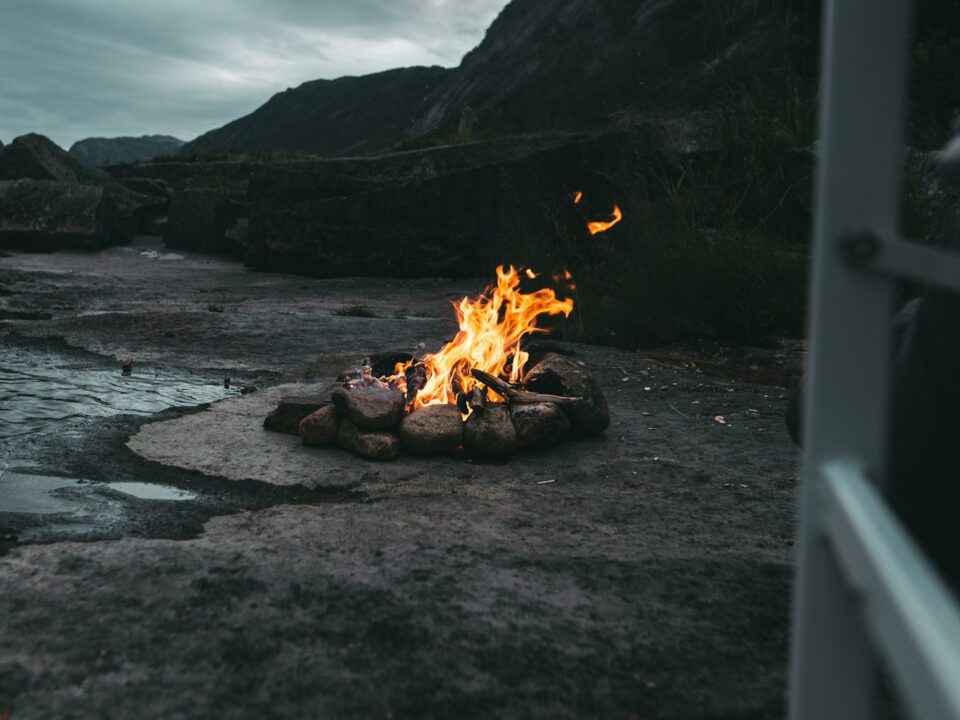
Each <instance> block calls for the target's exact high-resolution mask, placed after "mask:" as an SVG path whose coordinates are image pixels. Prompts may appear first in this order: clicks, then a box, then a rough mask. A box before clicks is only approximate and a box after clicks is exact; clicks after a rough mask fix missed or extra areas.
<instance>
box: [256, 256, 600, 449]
mask: <svg viewBox="0 0 960 720" xmlns="http://www.w3.org/2000/svg"><path fill="white" fill-rule="evenodd" d="M524 278H526V279H527V281H537V279H538V278H540V276H539V275H537V274H536V273H534V272H533V271H531V270H529V269H527V270H523V269H520V268H514V267H512V266H511V267H508V268H506V269H505V268H504V267H502V266H501V267H498V268H497V283H496V285H495V286H492V287H490V288H488V289H487V290H486V291H484V292H483V293H482V294H481V295H480V296H479V297H477V298H469V297H465V298H463V299H461V300H460V301H459V302H458V303H456V304H455V305H454V309H455V311H456V314H457V320H458V322H459V326H460V331H459V332H458V333H457V335H456V337H455V338H454V339H453V340H451V341H450V342H448V343H447V344H446V345H444V346H443V347H442V348H441V349H440V350H439V351H438V352H436V353H433V354H427V355H424V356H423V357H422V358H419V359H417V358H413V357H410V356H408V355H402V354H396V353H387V354H382V355H380V356H374V357H371V358H367V359H365V360H364V361H363V363H362V364H361V366H360V367H359V368H356V369H352V370H350V371H347V372H345V373H343V374H342V375H341V377H340V378H339V379H338V382H337V383H334V384H333V385H330V386H328V387H326V388H324V389H322V390H321V391H320V392H318V393H316V394H315V395H310V396H295V397H285V398H282V399H281V401H280V404H279V405H278V407H277V408H276V409H275V410H274V411H273V412H271V413H270V414H269V415H268V416H267V418H266V419H265V420H264V428H265V429H267V430H272V431H277V432H286V433H291V434H296V435H299V436H300V437H301V438H302V440H303V444H304V445H309V446H316V447H325V446H333V445H336V446H339V447H340V448H343V449H345V450H350V451H352V452H354V453H356V454H357V455H359V456H360V457H363V458H367V459H370V460H390V459H392V458H395V457H396V456H397V455H398V454H399V453H400V451H401V449H402V450H404V451H406V452H409V453H412V454H416V455H437V454H445V453H455V452H464V453H465V454H466V455H468V456H469V457H472V458H477V459H486V460H498V459H502V458H505V457H507V456H509V455H510V454H511V453H513V452H515V451H517V450H519V449H522V448H544V447H549V446H550V445H554V444H556V443H559V442H562V441H564V440H566V439H568V438H578V437H590V436H593V435H598V434H600V433H602V432H603V431H604V430H605V429H606V428H607V426H608V425H609V424H610V413H609V409H608V406H607V401H606V398H605V397H604V395H603V392H602V391H601V390H600V388H599V386H598V385H597V384H596V382H595V381H594V380H593V378H592V376H591V374H590V372H589V370H588V369H587V367H586V366H585V365H584V364H583V363H581V362H580V361H578V360H576V359H575V358H573V357H570V356H569V355H566V354H563V353H562V352H557V351H556V348H554V349H548V348H547V347H544V346H543V345H538V344H537V343H536V342H532V341H531V340H532V338H533V337H534V336H536V335H542V334H544V333H546V332H548V331H547V329H546V328H543V327H539V326H538V324H537V323H538V321H539V320H540V319H541V318H543V317H545V316H559V315H562V316H564V317H568V316H569V315H570V313H571V312H572V311H573V300H572V299H571V298H569V297H566V298H563V299H561V297H560V296H558V291H559V293H560V295H565V294H567V293H569V292H570V291H572V290H573V289H574V285H573V283H572V281H571V276H570V273H568V272H564V273H561V274H559V275H556V276H553V277H552V278H551V280H552V282H553V284H554V285H556V286H557V289H554V288H551V287H542V288H540V289H537V290H533V291H531V292H528V293H524V292H521V290H520V285H521V284H522V282H523V281H524ZM540 282H541V283H542V280H541V281H540Z"/></svg>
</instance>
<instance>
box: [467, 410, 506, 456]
mask: <svg viewBox="0 0 960 720" xmlns="http://www.w3.org/2000/svg"><path fill="white" fill-rule="evenodd" d="M517 445H518V443H517V431H516V429H515V428H514V427H513V423H512V422H510V411H509V410H508V409H507V406H506V404H504V403H490V404H488V405H485V406H484V407H481V408H476V409H475V410H474V411H473V413H472V414H471V415H470V417H468V418H467V422H466V423H465V424H464V426H463V447H464V449H465V450H466V451H467V453H468V454H469V455H471V456H472V457H475V458H479V459H481V460H500V459H502V458H505V457H507V456H508V455H510V453H512V452H513V451H514V450H516V449H517Z"/></svg>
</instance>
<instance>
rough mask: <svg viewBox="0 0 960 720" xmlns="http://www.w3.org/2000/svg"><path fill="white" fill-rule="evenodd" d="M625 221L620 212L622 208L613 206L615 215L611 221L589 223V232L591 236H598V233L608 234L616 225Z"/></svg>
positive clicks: (611, 217)
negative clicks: (622, 220)
mask: <svg viewBox="0 0 960 720" xmlns="http://www.w3.org/2000/svg"><path fill="white" fill-rule="evenodd" d="M621 219H623V213H622V212H620V208H619V207H618V206H617V205H614V206H613V213H612V214H611V216H610V219H609V220H607V221H606V222H599V221H598V222H591V223H587V230H588V231H589V232H590V234H591V235H596V234H597V233H602V232H606V231H607V230H609V229H610V228H612V227H613V226H614V225H616V224H617V223H618V222H620V220H621Z"/></svg>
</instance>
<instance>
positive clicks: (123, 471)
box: [0, 244, 796, 720]
mask: <svg viewBox="0 0 960 720" xmlns="http://www.w3.org/2000/svg"><path fill="white" fill-rule="evenodd" d="M166 252H167V251H165V250H163V248H162V247H161V246H158V245H151V244H137V245H135V246H133V247H130V248H114V249H112V250H108V251H105V252H101V253H97V254H95V255H77V254H71V255H66V254H54V255H47V256H38V255H18V254H13V255H11V256H10V257H5V258H0V288H3V289H4V291H5V292H7V291H9V294H6V295H2V296H0V307H2V308H3V309H6V310H10V311H18V310H28V309H31V310H34V311H36V310H43V311H44V312H48V313H50V315H51V319H50V320H48V321H44V322H37V321H29V320H6V321H3V324H2V325H0V333H8V335H7V336H6V338H4V337H0V342H4V341H6V340H9V339H10V338H13V337H19V338H21V340H22V341H23V342H33V343H36V346H37V347H38V348H41V349H42V348H47V349H48V350H47V351H52V350H51V349H55V348H57V347H63V348H69V346H74V347H75V348H86V349H88V350H91V351H94V352H97V353H99V354H101V355H105V356H107V359H105V360H104V362H105V363H106V362H109V363H110V365H111V367H114V368H116V371H117V372H119V367H118V363H119V360H118V359H119V358H121V357H123V356H124V355H127V354H129V355H132V356H134V357H135V358H136V362H135V372H138V369H139V368H145V367H147V366H148V364H154V365H159V366H175V367H180V368H189V369H192V371H193V372H196V373H198V374H203V373H205V374H207V375H208V376H210V377H211V378H212V379H213V380H217V379H222V377H223V376H225V375H227V374H229V375H231V376H232V377H234V379H236V380H237V382H240V379H241V378H242V379H243V380H244V382H247V381H249V382H256V384H258V385H260V386H261V388H262V390H261V391H260V392H257V393H253V394H251V395H246V396H239V395H238V396H236V397H231V398H229V399H226V400H223V401H221V402H216V403H213V404H212V405H210V406H209V408H207V409H202V408H198V409H196V410H191V411H186V410H175V411H167V412H165V413H164V414H163V415H161V416H157V417H154V418H150V419H148V418H145V417H133V416H116V417H113V418H107V419H96V420H91V421H90V422H89V423H83V424H80V423H78V424H75V425H71V426H70V428H69V430H70V431H69V432H66V431H65V432H62V433H59V434H58V436H57V437H56V438H50V439H48V440H44V442H43V443H41V444H38V445H37V446H36V447H34V449H33V451H34V452H36V453H37V454H38V455H40V456H42V457H43V458H44V462H46V463H48V464H49V465H50V466H51V468H53V467H59V468H62V469H64V470H69V474H71V475H72V476H74V477H84V478H87V479H90V480H92V481H95V482H103V483H107V482H112V481H131V480H139V481H142V482H150V483H158V484H163V485H167V486H171V487H176V488H178V489H181V490H183V491H186V492H191V493H195V494H196V495H197V496H198V499H197V500H195V501H189V502H176V503H174V502H170V503H166V504H164V503H162V502H160V501H146V500H135V501H129V502H127V501H125V506H126V507H137V508H140V509H139V510H137V511H136V513H135V514H134V515H127V516H125V517H127V518H128V519H126V520H123V521H122V522H119V521H118V522H117V523H114V524H109V523H108V524H105V525H94V526H92V527H91V528H90V529H89V530H88V531H87V532H85V533H83V534H80V535H66V534H57V533H59V532H60V531H59V530H56V529H55V528H53V527H52V526H51V525H50V522H49V518H48V519H46V520H45V519H43V518H41V517H40V516H29V518H24V517H21V516H18V517H20V519H19V520H17V522H19V523H20V525H19V526H14V525H13V519H12V518H13V515H14V514H10V513H7V514H0V534H2V535H4V536H6V537H8V538H9V537H10V536H20V535H23V534H25V527H26V526H27V525H29V526H30V527H31V528H34V530H33V532H35V533H37V534H36V535H32V536H31V537H36V538H37V539H38V540H40V541H41V542H45V543H49V544H33V543H35V542H36V541H35V540H28V539H22V538H21V540H19V541H17V540H10V539H8V540H6V541H4V542H0V552H4V551H5V553H6V554H5V555H3V556H2V557H0V586H2V587H3V589H4V590H3V592H2V593H0V635H2V637H3V638H4V642H3V647H2V648H0V710H2V709H4V708H6V707H11V708H13V709H14V713H13V717H15V718H17V717H22V718H45V717H70V716H75V717H126V716H131V715H136V716H138V717H144V718H154V717H156V718H167V717H186V718H206V717H223V716H232V717H238V718H260V717H270V716H281V717H283V716H287V717H304V716H306V717H310V716H331V717H343V718H367V717H384V716H386V714H387V713H390V714H391V715H392V716H394V717H397V718H401V717H422V718H431V717H436V718H449V717H459V718H489V717H501V718H508V719H512V718H529V717H541V718H555V717H604V718H605V717H625V718H628V717H630V716H631V715H637V716H640V717H656V718H659V719H661V720H687V719H689V718H691V717H711V718H718V719H720V718H730V719H731V720H732V719H733V718H743V717H752V718H764V719H766V718H770V719H771V720H772V719H773V718H780V717H782V716H783V714H784V712H785V709H784V702H783V697H784V692H785V675H786V657H787V637H788V628H789V623H788V612H789V602H790V586H791V574H792V549H791V546H790V545H791V541H792V536H793V530H794V511H795V505H794V493H795V479H796V470H795V468H796V451H795V449H794V447H793V446H792V444H791V443H790V441H789V439H788V437H787V435H786V432H785V430H784V429H783V422H782V416H783V410H784V408H785V406H786V402H787V394H786V392H785V390H784V389H783V388H780V387H776V386H766V385H751V384H748V383H743V382H739V381H736V380H730V379H725V378H716V377H711V376H709V375H706V374H703V373H700V372H697V371H695V370H692V369H688V368H684V367H680V366H674V365H666V364H663V363H659V362H657V361H654V360H651V359H650V358H649V357H647V356H645V355H643V354H638V353H631V352H625V351H619V350H613V349H610V348H602V347H587V346H575V349H576V351H577V358H578V359H581V360H583V361H584V362H585V363H586V364H587V366H588V367H589V368H590V370H591V372H592V373H593V375H594V379H595V381H596V382H597V384H598V386H599V387H601V388H602V389H603V391H604V393H605V395H606V397H607V399H608V402H609V407H610V416H611V424H610V427H609V428H608V429H607V431H606V432H605V433H603V434H602V435H601V436H599V437H594V438H588V439H583V440H579V441H577V442H565V443H563V444H561V445H558V446H555V447H552V448H550V449H549V450H548V451H546V452H542V453H531V454H522V453H518V454H516V455H515V456H513V457H512V459H511V461H510V462H509V463H505V464H483V463H473V462H467V461H465V460H463V459H458V458H453V457H447V456H438V457H429V458H423V457H414V456H412V455H403V454H401V455H400V456H399V457H398V458H397V459H396V460H393V461H392V462H389V463H382V464H374V463H371V462H368V461H365V460H362V459H360V458H357V457H356V456H354V455H352V454H350V453H346V452H337V451H333V450H330V449H326V448H310V447H303V446H302V445H301V441H300V439H299V438H297V437H296V436H293V435H287V434H283V433H271V432H264V430H263V428H262V423H263V418H264V417H265V416H266V415H267V414H268V413H269V412H270V411H271V410H272V409H274V408H275V407H276V406H277V403H278V401H279V399H280V398H281V397H283V396H287V395H299V394H310V393H313V392H317V391H320V390H322V389H323V388H324V387H325V386H326V384H327V383H329V382H331V381H332V380H333V379H334V378H335V377H336V375H337V373H339V372H340V371H341V370H342V369H343V368H344V367H349V366H354V365H356V363H358V362H359V361H360V360H361V359H362V358H363V357H365V356H366V355H369V354H370V353H372V352H376V351H381V350H392V349H397V348H399V349H402V350H404V351H408V352H410V353H411V354H420V353H422V352H423V349H422V348H418V347H417V346H418V345H419V344H420V343H424V344H425V345H426V347H427V348H433V347H439V345H440V344H441V343H442V342H443V341H445V340H447V339H449V337H450V336H452V334H453V332H454V331H455V329H456V325H455V323H454V322H453V319H452V317H451V316H450V312H449V304H448V303H449V300H451V299H455V298H456V297H458V296H459V295H461V294H464V293H471V294H472V293H475V292H476V291H477V290H478V289H479V287H480V286H481V285H482V282H480V281H478V282H477V283H476V284H470V283H462V282H461V283H454V282H450V281H440V280H418V281H396V280H379V281H374V280H369V279H352V280H328V281H319V280H309V279H305V278H291V277H285V276H282V275H274V274H251V273H249V272H247V271H245V270H244V269H243V268H242V267H241V266H240V265H239V263H231V262H229V261H222V260H215V259H211V258H205V257H198V256H194V255H192V254H190V253H183V254H182V255H181V256H180V257H179V259H172V258H171V259H161V258H162V257H164V256H165V253H166ZM151 253H153V254H151ZM380 298H389V300H380ZM210 303H218V304H220V305H222V306H223V308H224V312H222V313H211V312H208V311H207V306H208V304H210ZM358 304H360V305H365V306H367V307H369V308H370V309H371V310H372V314H373V315H374V316H373V317H350V316H342V315H337V314H336V311H337V310H339V309H341V308H344V307H351V306H353V305H358ZM398 305H400V306H402V307H403V309H404V310H405V312H404V313H402V315H403V317H402V318H401V317H397V313H396V310H397V306H398ZM58 338H59V339H58ZM18 342H20V340H18ZM70 352H79V351H76V350H70ZM308 366H312V370H311V377H312V378H313V382H305V381H304V380H303V372H304V370H305V369H306V368H307V367H308ZM278 383H283V384H278ZM716 417H723V418H724V421H725V422H724V423H723V424H721V423H719V422H718V421H716V420H715V418H716ZM128 438H129V440H128ZM127 443H129V444H127ZM0 483H2V479H0ZM85 487H88V486H86V485H80V486H77V488H78V490H77V492H87V491H86V490H84V489H83V488H85ZM91 492H92V491H91ZM97 493H100V491H97ZM100 494H102V496H103V497H104V498H108V496H109V501H110V502H117V498H118V497H119V496H118V495H113V494H109V493H108V492H107V491H106V490H104V491H103V492H102V493H100ZM333 498H339V500H338V501H336V502H331V500H332V499H333ZM358 500H359V502H358ZM105 502H106V500H105ZM138 503H140V505H138ZM111 507H113V506H111ZM98 522H99V521H98ZM80 540H82V542H81V541H80ZM108 540H109V542H105V541H108ZM158 638H159V639H161V640H160V641H158ZM414 669H415V671H413V670H414ZM252 686H255V687H256V688H257V692H256V693H251V692H250V688H251V687H252Z"/></svg>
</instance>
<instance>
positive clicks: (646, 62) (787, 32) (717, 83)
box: [184, 0, 819, 157]
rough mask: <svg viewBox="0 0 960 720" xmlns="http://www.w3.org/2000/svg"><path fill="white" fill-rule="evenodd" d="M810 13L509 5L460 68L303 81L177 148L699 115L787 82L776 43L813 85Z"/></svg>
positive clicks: (757, 8) (814, 15) (238, 148)
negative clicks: (798, 51) (732, 94)
mask: <svg viewBox="0 0 960 720" xmlns="http://www.w3.org/2000/svg"><path fill="white" fill-rule="evenodd" d="M818 8H819V4H818V3H816V2H814V1H813V0H782V1H780V0H767V1H765V2H752V1H746V0H554V1H552V2H549V3H545V2H542V1H541V0H513V2H511V3H510V4H509V5H507V6H506V7H505V8H504V9H503V10H502V11H501V13H500V15H499V16H498V17H497V18H496V20H495V21H494V22H493V24H492V25H491V26H490V28H489V29H488V30H487V32H486V35H485V37H484V39H483V41H482V42H481V43H480V45H479V46H477V47H476V48H475V49H473V50H471V51H470V52H469V53H467V55H466V56H464V58H463V60H462V62H461V63H460V65H459V67H457V68H454V69H447V70H445V69H442V68H439V67H432V68H404V69H399V70H391V71H387V72H382V73H377V74H374V75H366V76H361V77H343V78H339V79H337V80H315V81H312V82H308V83H304V84H303V85H301V86H299V87H297V88H295V89H290V90H286V91H285V92H282V93H279V94H278V95H275V96H274V97H273V98H271V99H270V100H269V101H268V102H267V103H266V104H265V105H263V106H262V107H260V108H259V109H257V110H255V111H254V112H253V113H251V114H250V115H247V116H246V117H243V118H240V119H238V120H234V121H233V122H231V123H229V124H227V125H226V126H224V127H222V128H220V129H218V130H213V131H210V132H208V133H205V134H204V135H201V136H200V137H199V138H197V139H196V140H194V141H193V142H191V143H189V144H187V145H186V146H185V148H184V150H185V151H186V152H208V151H217V150H226V151H234V152H266V153H275V154H284V153H290V154H304V153H313V154H318V155H322V156H327V157H336V156H347V155H358V154H369V153H371V152H376V151H383V150H387V149H391V148H395V147H397V146H398V145H399V146H404V145H403V144H404V143H405V144H406V146H412V147H416V146H417V145H418V144H419V145H425V144H445V143H450V142H464V141H469V140H477V139H486V138H490V137H503V136H509V135H524V134H544V133H546V134H553V133H569V132H582V131H590V130H597V129H606V128H611V127H617V126H623V125H624V123H629V122H631V121H632V118H633V116H635V115H637V114H646V115H650V114H657V113H663V112H664V111H665V110H669V111H671V112H672V111H675V110H677V109H680V110H687V111H689V110H703V109H704V107H705V106H707V105H709V104H710V103H711V102H712V101H713V100H715V99H716V97H717V96H718V93H720V92H722V91H723V89H724V88H725V87H729V86H735V85H737V84H738V83H741V82H743V81H744V78H746V81H747V82H750V83H754V82H758V83H759V84H760V85H761V86H763V85H765V84H767V83H770V82H774V83H775V82H778V81H780V80H782V77H783V73H784V68H783V67H780V66H777V65H775V64H773V63H769V62H767V63H765V62H763V59H762V57H758V56H762V53H763V51H764V48H767V47H774V46H775V47H777V48H779V49H782V46H783V44H784V42H786V41H785V38H791V39H792V38H795V37H798V36H802V37H805V38H806V40H807V41H808V42H807V43H806V47H804V48H802V50H803V52H804V53H806V58H807V60H806V66H807V67H806V68H805V70H806V71H808V73H807V74H809V75H812V74H815V69H816V68H815V58H816V25H817V19H818V17H819V9H818ZM797 25H801V26H802V28H803V32H801V33H797V32H796V27H797ZM791 41H792V40H791ZM746 58H749V61H747V60H745V59H746ZM761 90H762V87H761Z"/></svg>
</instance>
